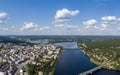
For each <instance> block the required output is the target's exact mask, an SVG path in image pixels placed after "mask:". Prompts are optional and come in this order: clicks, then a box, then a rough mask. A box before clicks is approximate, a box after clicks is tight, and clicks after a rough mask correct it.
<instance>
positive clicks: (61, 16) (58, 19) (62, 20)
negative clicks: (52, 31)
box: [53, 8, 79, 24]
mask: <svg viewBox="0 0 120 75" xmlns="http://www.w3.org/2000/svg"><path fill="white" fill-rule="evenodd" d="M78 13H79V10H75V11H72V10H68V9H66V8H63V9H61V10H58V11H57V12H56V15H55V21H53V23H54V24H66V23H67V22H69V20H70V18H71V17H72V16H76V15H77V14H78Z"/></svg>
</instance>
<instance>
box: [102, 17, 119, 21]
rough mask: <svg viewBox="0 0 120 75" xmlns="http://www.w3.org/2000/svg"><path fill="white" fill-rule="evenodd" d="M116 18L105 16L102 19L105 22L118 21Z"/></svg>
mask: <svg viewBox="0 0 120 75" xmlns="http://www.w3.org/2000/svg"><path fill="white" fill-rule="evenodd" d="M116 19H117V18H116V16H104V17H102V18H101V20H103V21H116Z"/></svg>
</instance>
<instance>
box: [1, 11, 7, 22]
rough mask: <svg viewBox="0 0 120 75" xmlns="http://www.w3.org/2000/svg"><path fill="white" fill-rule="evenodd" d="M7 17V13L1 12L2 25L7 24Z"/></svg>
mask: <svg viewBox="0 0 120 75" xmlns="http://www.w3.org/2000/svg"><path fill="white" fill-rule="evenodd" d="M6 17H7V13H6V12H0V24H4V23H6V22H5V19H6Z"/></svg>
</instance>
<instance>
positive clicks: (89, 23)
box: [83, 19, 97, 26]
mask: <svg viewBox="0 0 120 75" xmlns="http://www.w3.org/2000/svg"><path fill="white" fill-rule="evenodd" d="M96 23H97V21H96V20H95V19H91V20H88V21H86V22H83V24H84V25H86V26H90V25H94V24H96Z"/></svg>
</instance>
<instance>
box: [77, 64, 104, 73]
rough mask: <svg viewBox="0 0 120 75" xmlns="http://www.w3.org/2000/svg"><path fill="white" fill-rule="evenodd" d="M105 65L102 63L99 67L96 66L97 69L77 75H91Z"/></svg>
mask: <svg viewBox="0 0 120 75" xmlns="http://www.w3.org/2000/svg"><path fill="white" fill-rule="evenodd" d="M105 64H106V62H104V63H102V64H101V65H100V66H98V67H95V68H92V69H90V70H88V71H85V72H83V73H80V74H78V75H87V74H92V73H93V72H95V71H97V70H99V69H101V68H102V67H104V66H105Z"/></svg>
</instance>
